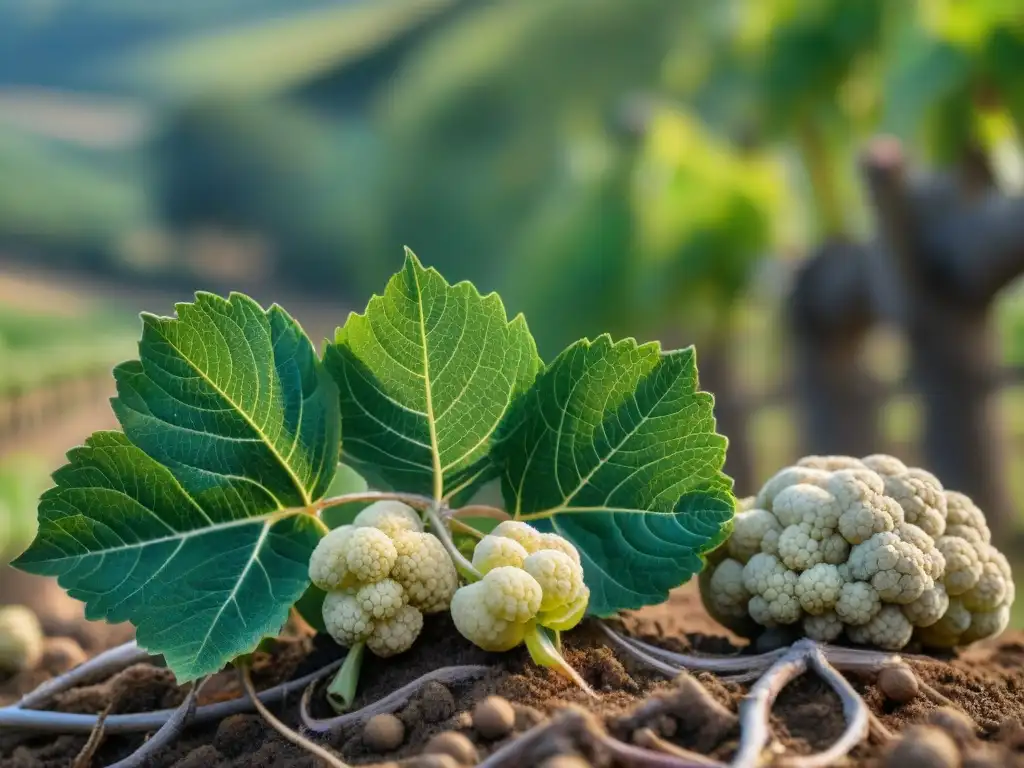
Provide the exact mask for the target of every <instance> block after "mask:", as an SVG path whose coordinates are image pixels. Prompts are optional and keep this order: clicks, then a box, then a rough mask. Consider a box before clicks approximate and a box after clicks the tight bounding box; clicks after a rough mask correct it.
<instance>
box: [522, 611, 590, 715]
mask: <svg viewBox="0 0 1024 768" xmlns="http://www.w3.org/2000/svg"><path fill="white" fill-rule="evenodd" d="M526 650H528V651H529V652H530V658H531V659H533V661H534V663H535V664H537V665H538V666H541V667H547V668H549V669H553V670H555V671H556V672H558V673H559V674H560V675H562V676H563V677H567V678H569V679H570V680H572V681H573V682H574V683H576V685H578V686H579V687H580V688H581V689H582V690H583V692H584V693H586V694H587V695H588V696H591V697H593V698H595V699H596V698H597V694H596V693H594V691H593V689H592V688H591V687H590V686H589V685H587V681H586V680H584V679H583V678H582V677H581V676H580V673H579V672H577V671H576V670H575V669H573V667H572V665H571V664H570V663H569V662H568V661H566V660H565V658H564V657H563V656H562V654H561V653H560V652H559V650H558V648H556V647H555V644H554V643H553V642H552V641H551V638H550V637H549V636H548V633H547V631H546V630H545V629H544V628H543V627H541V626H539V625H537V624H535V625H534V626H533V629H532V630H530V631H529V632H527V633H526Z"/></svg>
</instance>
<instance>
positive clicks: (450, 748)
mask: <svg viewBox="0 0 1024 768" xmlns="http://www.w3.org/2000/svg"><path fill="white" fill-rule="evenodd" d="M423 754H425V755H451V756H452V757H453V758H455V759H456V760H457V761H458V762H459V763H461V764H462V765H476V763H477V760H479V759H480V755H479V753H478V752H477V749H476V745H475V744H473V742H472V741H470V740H469V738H468V737H466V736H465V735H464V734H461V733H459V732H458V731H442V732H441V733H439V734H437V735H436V736H434V737H432V738H431V739H430V741H428V742H427V745H426V746H425V747H424V748H423Z"/></svg>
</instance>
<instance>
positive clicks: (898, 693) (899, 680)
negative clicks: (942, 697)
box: [878, 667, 921, 704]
mask: <svg viewBox="0 0 1024 768" xmlns="http://www.w3.org/2000/svg"><path fill="white" fill-rule="evenodd" d="M878 687H879V688H881V689H882V693H884V694H885V696H886V698H888V699H889V700H890V701H894V702H896V703H897V704H906V703H907V702H908V701H913V700H914V699H916V698H917V695H918V693H920V691H921V685H920V683H919V682H918V679H917V675H915V674H914V671H913V670H911V669H907V668H906V667H886V668H885V669H883V670H882V671H881V672H879V673H878Z"/></svg>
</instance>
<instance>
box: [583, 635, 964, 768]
mask: <svg viewBox="0 0 1024 768" xmlns="http://www.w3.org/2000/svg"><path fill="white" fill-rule="evenodd" d="M599 626H600V627H601V629H602V630H603V631H604V633H605V634H606V635H607V636H608V637H609V638H610V639H611V640H612V641H613V642H615V644H616V645H618V646H619V647H620V648H621V649H623V650H624V651H626V652H627V653H629V654H630V655H632V656H633V657H634V658H636V659H637V660H638V661H641V662H643V663H645V664H648V665H650V666H651V667H653V668H654V669H656V670H658V671H659V672H662V673H663V674H672V675H674V674H677V673H679V672H681V671H685V670H686V669H687V668H688V667H690V666H691V664H692V668H695V669H709V670H710V671H726V670H727V671H729V672H741V671H743V670H744V669H746V670H748V671H749V672H752V673H757V674H760V678H759V679H758V681H757V682H756V683H755V684H754V686H753V687H752V688H751V689H750V691H749V693H748V694H747V696H746V698H745V699H744V700H743V702H742V703H741V704H740V745H739V749H738V750H737V752H736V755H735V757H734V758H733V763H732V765H733V766H735V768H753V767H754V766H757V765H760V764H761V760H762V753H763V752H764V750H765V748H766V747H767V746H768V743H769V742H770V740H771V733H770V729H769V715H770V712H771V708H772V705H773V704H774V702H775V699H776V698H777V697H778V695H779V693H780V692H781V691H782V689H783V688H785V687H786V685H788V684H789V683H790V682H792V681H793V680H795V679H796V678H797V677H799V676H800V675H803V674H804V673H805V672H806V671H807V669H808V667H810V668H812V669H813V670H814V672H815V673H817V674H818V675H819V676H820V677H821V678H822V679H823V680H824V681H825V682H826V683H828V685H829V687H831V688H832V690H834V691H835V692H836V694H837V695H838V696H839V698H840V701H841V702H842V705H843V714H844V716H845V719H846V723H847V726H846V729H845V730H844V731H843V734H842V735H841V736H840V737H839V739H838V740H837V741H836V742H835V743H834V744H833V745H832V746H831V747H829V748H828V749H827V750H824V751H823V752H819V753H816V754H813V755H807V756H800V757H789V758H787V759H784V760H782V761H781V764H783V765H789V766H792V767H793V768H820V766H828V765H832V764H834V763H835V762H836V761H837V760H838V759H839V758H841V757H842V756H844V755H846V754H848V753H849V752H850V751H851V750H853V749H854V748H855V747H856V746H857V745H858V744H860V743H861V742H862V741H864V739H865V738H867V737H868V735H869V733H872V732H873V733H874V735H875V736H876V738H878V739H879V740H881V741H885V740H888V739H889V738H892V734H891V733H890V732H889V730H888V729H887V728H886V727H885V726H884V725H882V723H881V722H879V721H878V719H877V718H875V717H874V715H872V713H871V711H870V710H869V709H868V707H867V704H866V703H865V702H864V700H863V699H862V698H861V696H860V695H859V694H858V693H857V692H856V691H855V690H854V688H853V686H851V685H850V683H849V682H847V680H846V678H845V677H843V675H842V674H840V672H839V669H845V670H848V671H854V672H873V673H877V672H879V671H880V670H882V669H885V668H886V667H891V666H901V667H905V668H911V667H910V665H909V664H907V663H906V661H905V660H904V659H903V658H902V657H901V656H899V655H897V654H892V653H885V652H880V651H871V650H866V649H864V650H862V649H857V648H843V647H840V646H832V645H823V644H819V643H816V642H814V641H813V640H809V639H807V638H804V639H801V640H798V641H797V642H796V643H794V644H793V645H791V646H790V647H789V648H788V649H781V650H779V651H772V652H770V653H766V654H760V655H758V656H736V657H730V658H727V659H714V660H708V659H704V658H703V657H699V656H687V655H684V654H676V653H672V652H671V651H666V650H664V649H661V648H658V647H657V646H653V645H650V644H648V643H644V642H642V641H639V640H636V639H635V638H629V637H625V636H623V635H620V634H619V633H618V632H616V631H615V630H613V629H611V627H609V626H607V625H606V624H604V623H600V624H599ZM709 661H710V663H708V662H709ZM915 675H916V672H915ZM917 677H918V679H919V681H920V675H917ZM921 687H922V690H924V691H925V692H926V694H927V695H928V696H929V697H930V698H932V699H933V700H935V701H939V702H940V703H945V702H948V701H949V700H948V699H946V697H945V696H943V695H942V694H941V693H939V692H938V691H936V690H935V689H934V688H932V687H931V686H929V685H927V684H925V683H924V682H921Z"/></svg>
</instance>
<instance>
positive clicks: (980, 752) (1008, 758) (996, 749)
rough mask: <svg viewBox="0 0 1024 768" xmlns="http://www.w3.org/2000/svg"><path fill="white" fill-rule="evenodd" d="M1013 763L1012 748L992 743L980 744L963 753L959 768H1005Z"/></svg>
mask: <svg viewBox="0 0 1024 768" xmlns="http://www.w3.org/2000/svg"><path fill="white" fill-rule="evenodd" d="M1013 764H1014V763H1013V752H1012V750H1008V749H1006V747H1000V746H996V745H994V744H981V745H979V746H978V747H975V748H974V749H971V750H969V751H968V752H966V753H964V756H963V762H962V763H961V764H960V768H1005V766H1007V765H1013Z"/></svg>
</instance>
